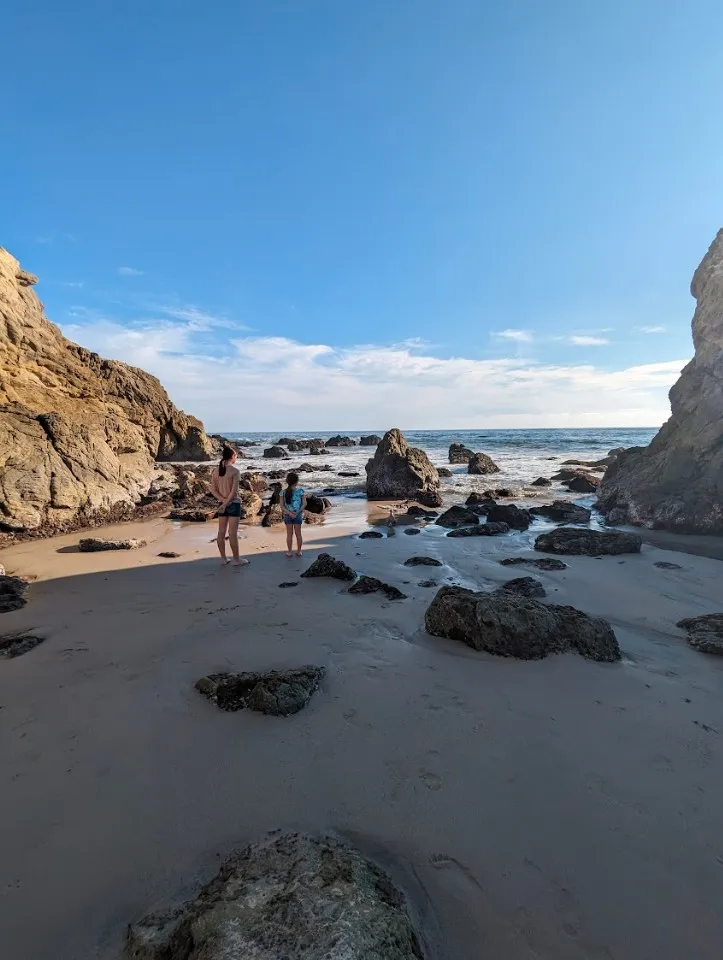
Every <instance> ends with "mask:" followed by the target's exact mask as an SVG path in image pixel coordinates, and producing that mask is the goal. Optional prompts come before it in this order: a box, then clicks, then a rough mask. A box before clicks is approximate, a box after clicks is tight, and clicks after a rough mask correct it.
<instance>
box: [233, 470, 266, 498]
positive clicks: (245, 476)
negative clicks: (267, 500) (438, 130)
mask: <svg viewBox="0 0 723 960" xmlns="http://www.w3.org/2000/svg"><path fill="white" fill-rule="evenodd" d="M238 485H239V488H240V489H241V490H249V491H250V492H251V493H265V492H266V491H267V490H268V489H269V485H268V483H267V481H266V477H265V476H264V475H263V474H262V473H259V472H258V471H256V470H247V471H246V472H245V473H242V474H241V476H240V478H239V482H238Z"/></svg>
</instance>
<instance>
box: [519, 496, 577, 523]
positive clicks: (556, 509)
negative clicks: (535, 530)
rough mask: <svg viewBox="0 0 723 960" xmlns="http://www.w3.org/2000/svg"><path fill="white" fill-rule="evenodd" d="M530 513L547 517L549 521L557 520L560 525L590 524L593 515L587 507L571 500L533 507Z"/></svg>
mask: <svg viewBox="0 0 723 960" xmlns="http://www.w3.org/2000/svg"><path fill="white" fill-rule="evenodd" d="M530 513H531V514H533V515H534V516H536V517H545V518H546V519H547V520H556V521H558V522H560V523H588V522H589V520H590V517H591V516H592V513H591V512H590V511H589V510H588V509H586V508H585V507H579V506H578V505H577V504H576V503H570V501H569V500H555V501H554V503H545V504H543V505H542V506H540V507H531V508H530Z"/></svg>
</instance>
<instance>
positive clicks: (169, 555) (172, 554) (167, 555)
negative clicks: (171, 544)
mask: <svg viewBox="0 0 723 960" xmlns="http://www.w3.org/2000/svg"><path fill="white" fill-rule="evenodd" d="M158 556H159V557H163V559H164V560H177V559H178V557H180V556H181V554H180V553H176V551H175V550H162V551H161V552H160V553H159V554H158Z"/></svg>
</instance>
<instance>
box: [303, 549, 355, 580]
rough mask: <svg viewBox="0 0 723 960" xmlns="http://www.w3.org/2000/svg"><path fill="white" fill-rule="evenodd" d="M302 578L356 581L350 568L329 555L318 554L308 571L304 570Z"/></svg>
mask: <svg viewBox="0 0 723 960" xmlns="http://www.w3.org/2000/svg"><path fill="white" fill-rule="evenodd" d="M301 576H302V577H332V578H333V579H334V580H356V573H354V571H353V570H352V568H351V567H350V566H349V565H348V564H346V563H344V561H343V560H337V559H336V558H335V557H332V556H331V554H329V553H320V554H319V556H318V557H317V558H316V560H314V562H313V563H312V565H311V566H310V567H309V568H308V570H304V572H303V573H302V574H301Z"/></svg>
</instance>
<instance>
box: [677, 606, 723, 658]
mask: <svg viewBox="0 0 723 960" xmlns="http://www.w3.org/2000/svg"><path fill="white" fill-rule="evenodd" d="M676 626H678V627H680V628H681V630H686V631H687V632H688V643H689V644H690V645H691V647H693V649H694V650H699V651H700V652H701V653H717V654H721V655H723V613H706V614H703V616H701V617H686V618H685V619H684V620H679V621H678V623H677V624H676Z"/></svg>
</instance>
